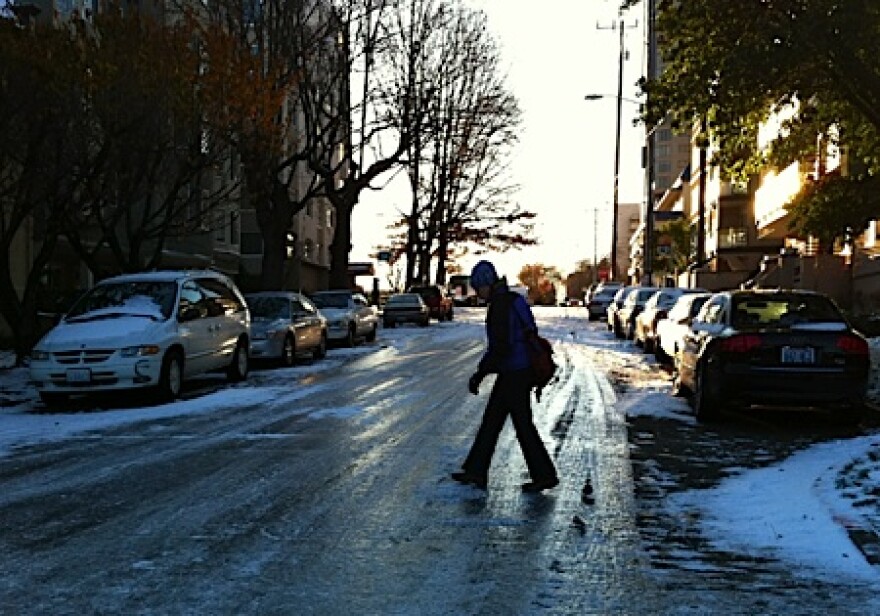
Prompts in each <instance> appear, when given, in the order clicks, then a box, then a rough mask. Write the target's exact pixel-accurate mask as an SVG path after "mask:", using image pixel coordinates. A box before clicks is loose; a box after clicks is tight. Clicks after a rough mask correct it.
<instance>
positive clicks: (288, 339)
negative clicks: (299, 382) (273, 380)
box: [281, 334, 296, 368]
mask: <svg viewBox="0 0 880 616" xmlns="http://www.w3.org/2000/svg"><path fill="white" fill-rule="evenodd" d="M295 363H296V347H295V345H294V342H293V336H291V335H290V334H287V335H286V336H285V337H284V346H283V347H282V348H281V364H282V365H283V366H284V367H285V368H290V367H291V366H292V365H293V364H295Z"/></svg>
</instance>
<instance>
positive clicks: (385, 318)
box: [382, 293, 431, 328]
mask: <svg viewBox="0 0 880 616" xmlns="http://www.w3.org/2000/svg"><path fill="white" fill-rule="evenodd" d="M430 322H431V311H430V308H428V305H427V304H426V303H425V300H423V299H422V296H421V295H419V294H418V293H395V294H394V295H392V296H391V297H389V298H388V301H387V302H385V309H384V310H383V311H382V324H383V325H384V326H385V327H389V328H390V327H395V326H396V325H397V324H398V323H415V324H417V325H421V326H422V327H426V326H427V325H428V324H429V323H430Z"/></svg>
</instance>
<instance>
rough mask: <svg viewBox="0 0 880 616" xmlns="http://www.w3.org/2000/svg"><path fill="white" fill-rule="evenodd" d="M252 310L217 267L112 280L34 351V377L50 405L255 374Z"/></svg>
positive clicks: (168, 392) (162, 391)
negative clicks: (220, 375)
mask: <svg viewBox="0 0 880 616" xmlns="http://www.w3.org/2000/svg"><path fill="white" fill-rule="evenodd" d="M249 339H250V313H249V312H248V307H247V304H246V302H245V300H244V298H243V297H242V295H241V293H240V292H239V290H238V289H237V288H236V286H235V284H234V283H233V282H232V281H231V280H230V279H229V278H227V277H226V276H224V275H223V274H220V273H217V272H214V271H207V270H206V271H193V270H187V271H158V272H148V273H143V274H126V275H123V276H115V277H113V278H107V279H105V280H102V281H101V282H99V283H98V284H97V285H95V286H94V287H93V288H92V289H91V290H89V291H88V293H86V294H85V295H83V296H82V297H80V298H79V300H77V301H76V303H74V305H73V306H72V307H71V309H70V310H69V311H68V312H67V314H66V315H65V316H64V317H63V318H62V319H61V321H60V322H59V323H58V325H56V326H55V327H54V328H52V329H51V330H50V331H49V332H48V333H46V335H45V336H43V338H42V339H41V340H40V341H39V342H38V343H37V344H36V346H34V348H33V350H32V351H31V364H30V377H31V381H32V382H33V384H34V387H35V388H36V390H37V392H38V393H39V395H40V398H41V399H42V400H43V402H44V403H45V404H47V405H51V406H54V405H58V404H61V403H63V402H64V401H65V400H66V399H67V398H68V397H69V396H71V395H73V394H83V393H93V392H100V391H108V390H122V389H152V390H155V391H156V392H157V393H158V394H159V396H160V398H161V399H163V400H173V399H175V398H177V397H178V396H179V395H180V391H181V388H182V385H183V382H184V380H185V379H188V378H191V377H194V376H196V375H199V374H203V373H205V372H209V371H213V370H220V369H225V370H226V372H227V375H228V378H229V379H230V380H232V381H240V380H243V379H245V378H246V377H247V374H248V368H249V358H250V354H249V348H250V343H249Z"/></svg>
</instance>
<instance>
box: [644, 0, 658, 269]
mask: <svg viewBox="0 0 880 616" xmlns="http://www.w3.org/2000/svg"><path fill="white" fill-rule="evenodd" d="M647 11H648V23H647V28H646V32H647V39H648V40H647V45H648V67H647V69H648V81H652V80H654V79H656V78H657V74H656V73H657V33H656V29H655V25H656V23H655V22H656V17H657V8H656V0H648V6H647ZM656 128H657V127H656V126H655V127H653V128H652V127H648V126H646V129H647V130H648V132H647V133H646V135H645V159H646V162H645V166H646V167H647V169H646V180H645V184H647V186H646V188H645V231H644V240H645V243H644V246H643V247H642V284H645V285H648V286H650V285H651V283H652V281H653V277H654V139H655V136H654V132H655V131H656Z"/></svg>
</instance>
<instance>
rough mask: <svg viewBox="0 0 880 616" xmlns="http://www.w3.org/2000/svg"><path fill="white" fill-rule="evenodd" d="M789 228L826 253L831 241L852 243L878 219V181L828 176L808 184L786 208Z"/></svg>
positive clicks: (879, 195) (832, 242)
mask: <svg viewBox="0 0 880 616" xmlns="http://www.w3.org/2000/svg"><path fill="white" fill-rule="evenodd" d="M789 209H790V210H791V213H792V223H791V224H792V227H793V228H796V229H799V230H801V231H802V232H805V233H808V234H810V235H812V236H814V237H816V238H817V239H818V240H819V245H820V246H823V247H824V248H825V249H826V250H828V251H830V250H832V249H833V247H834V241H835V240H836V239H838V238H843V239H844V240H845V241H852V239H853V238H854V236H855V235H857V234H858V232H859V231H861V230H862V229H865V228H866V227H867V226H868V224H869V223H870V221H871V220H874V219H876V218H878V217H880V178H878V177H877V176H868V177H847V176H841V175H840V174H839V173H832V174H828V175H825V176H823V177H820V178H819V179H818V180H816V181H811V182H808V183H807V184H806V185H805V186H804V188H803V189H802V190H801V192H800V194H798V195H797V197H795V199H793V200H792V202H791V203H790V204H789Z"/></svg>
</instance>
